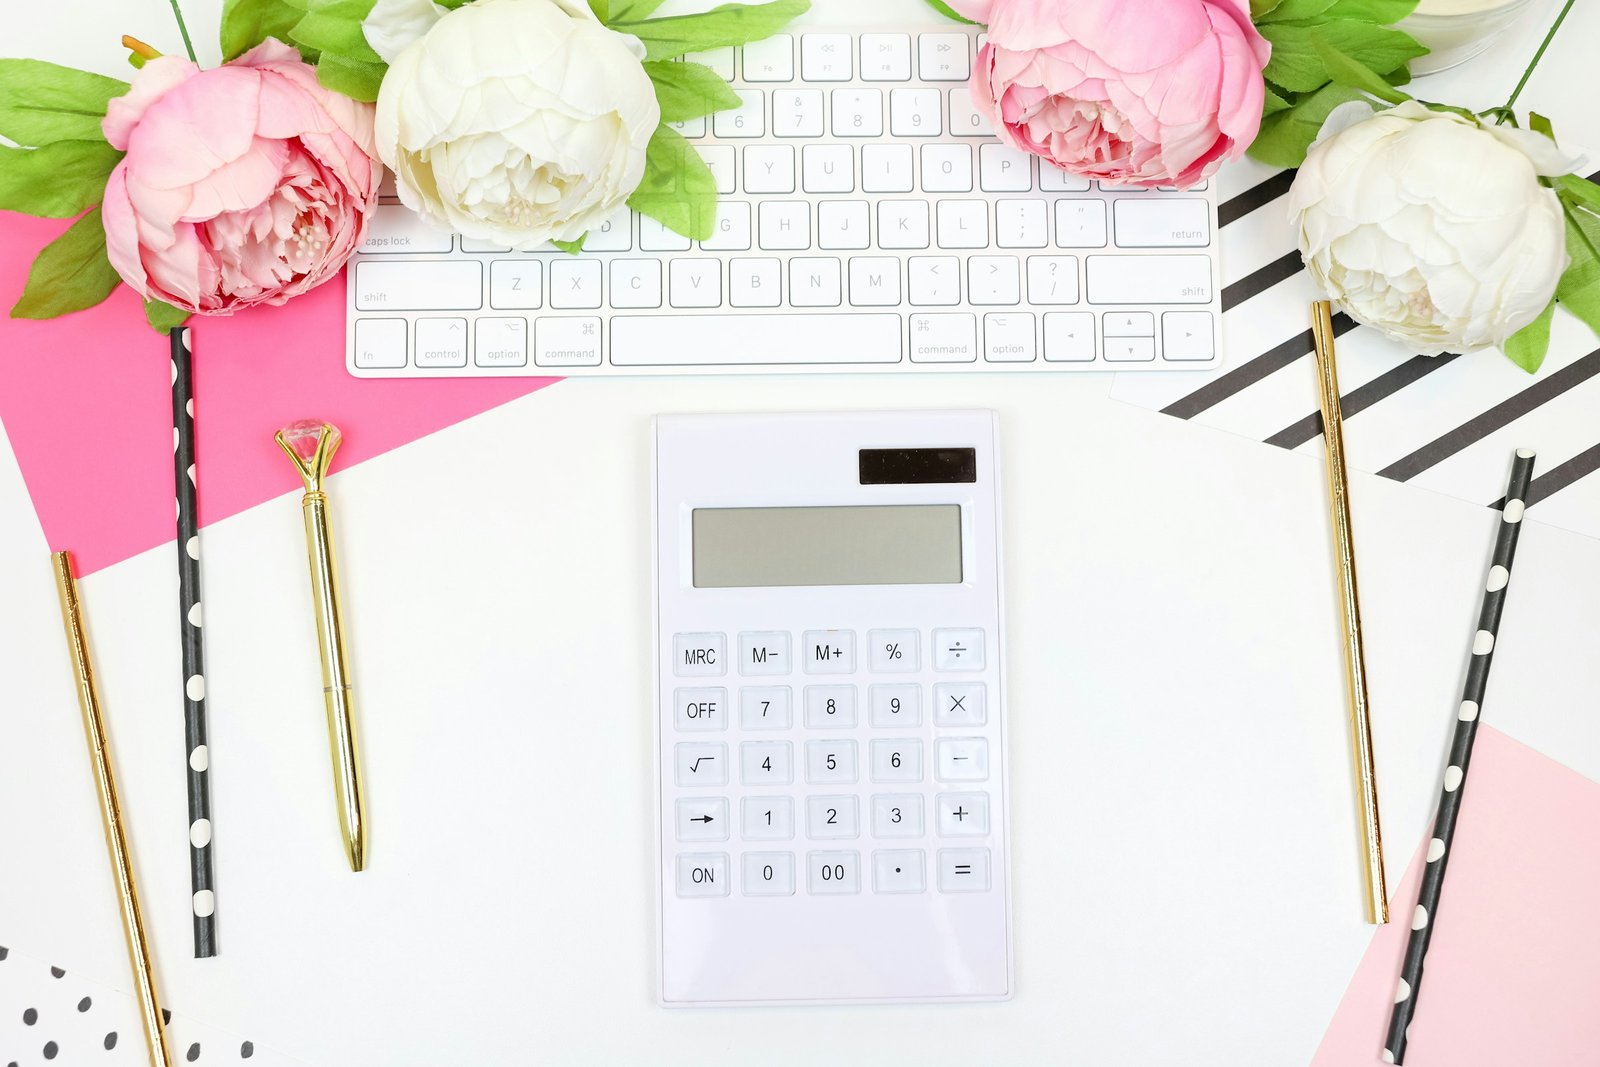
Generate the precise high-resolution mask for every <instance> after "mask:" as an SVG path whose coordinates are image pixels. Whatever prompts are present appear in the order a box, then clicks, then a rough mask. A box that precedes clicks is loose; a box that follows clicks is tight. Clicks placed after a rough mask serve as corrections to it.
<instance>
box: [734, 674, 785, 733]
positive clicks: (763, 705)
mask: <svg viewBox="0 0 1600 1067" xmlns="http://www.w3.org/2000/svg"><path fill="white" fill-rule="evenodd" d="M790 700H791V697H790V690H789V687H788V686H786V685H766V686H746V687H745V688H744V689H741V690H739V725H740V726H742V727H743V728H744V729H746V730H787V729H789V728H790V727H791V726H793V725H794V711H793V709H792V708H791V706H790Z"/></svg>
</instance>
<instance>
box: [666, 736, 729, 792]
mask: <svg viewBox="0 0 1600 1067" xmlns="http://www.w3.org/2000/svg"><path fill="white" fill-rule="evenodd" d="M672 748H673V758H674V760H675V761H676V766H677V769H678V774H677V779H678V784H679V785H680V786H685V787H688V786H706V785H727V784H728V746H727V745H726V744H724V743H723V742H721V741H706V742H688V741H680V742H678V743H677V744H676V745H673V746H672Z"/></svg>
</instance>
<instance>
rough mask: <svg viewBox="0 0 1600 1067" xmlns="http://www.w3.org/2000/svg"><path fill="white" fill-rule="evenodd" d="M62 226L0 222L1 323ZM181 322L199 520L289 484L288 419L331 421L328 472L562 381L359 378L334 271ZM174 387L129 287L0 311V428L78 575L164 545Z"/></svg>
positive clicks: (162, 350)
mask: <svg viewBox="0 0 1600 1067" xmlns="http://www.w3.org/2000/svg"><path fill="white" fill-rule="evenodd" d="M66 225H67V224H66V223H63V222H59V221H51V220H41V219H33V218H29V217H27V216H23V215H14V214H8V213H0V234H3V235H4V237H3V239H0V303H3V307H0V314H3V313H4V312H6V311H9V310H10V307H11V305H12V304H14V303H15V302H16V299H17V297H18V295H20V294H21V292H22V287H23V284H24V281H25V280H26V278H27V272H28V265H29V264H30V263H31V262H32V260H33V257H34V255H35V254H36V253H37V252H38V250H39V249H40V248H42V247H43V246H44V245H45V244H47V243H48V242H49V241H51V240H53V239H54V238H55V237H56V235H57V234H59V233H61V232H62V231H63V230H64V229H65V228H66ZM190 325H191V326H192V327H193V328H194V352H195V355H194V367H195V373H194V378H195V426H196V433H197V440H196V442H195V447H196V450H197V454H198V467H199V477H200V481H199V501H200V522H201V524H202V525H205V524H209V523H213V522H216V521H218V520H220V519H225V518H227V517H228V516H229V515H233V514H235V513H237V512H240V511H243V510H244V509H245V508H249V507H253V506H254V505H256V504H259V503H261V502H262V501H264V500H267V499H269V498H271V497H274V496H277V495H279V494H281V493H284V492H287V491H289V490H291V489H294V488H295V487H296V486H297V485H298V484H299V480H298V479H297V478H296V477H295V474H294V470H293V468H292V467H291V466H290V465H289V462H288V460H287V459H285V458H284V456H283V454H282V453H281V452H279V450H278V446H277V445H276V444H274V443H273V440H272V435H273V433H275V432H276V431H277V430H278V429H279V428H280V427H282V426H284V425H286V424H288V423H290V422H293V421H294V420H296V419H304V418H325V419H328V420H329V421H331V422H334V423H335V424H337V425H338V427H339V429H340V430H341V431H342V432H343V433H344V444H343V445H342V446H341V447H340V449H339V458H338V459H337V460H336V461H335V469H336V470H339V469H343V468H346V467H349V466H350V465H352V464H355V463H359V462H361V461H362V460H364V459H369V458H371V457H372V456H376V455H378V454H380V453H383V452H387V451H388V450H390V449H391V448H395V447H396V446H398V445H403V444H405V443H406V442H408V441H414V440H416V439H417V438H419V437H422V436H425V435H426V434H430V433H432V432H434V431H435V430H438V429H442V428H443V427H446V426H449V425H451V424H453V423H456V422H459V421H461V420H462V419H465V418H468V417H470V416H472V415H476V414H478V413H479V412H481V411H486V410H488V409H489V408H492V407H496V406H498V405H500V404H503V403H505V402H506V401H508V400H512V399H515V398H516V397H519V396H522V395H524V394H526V393H530V392H533V391H534V390H535V389H540V388H542V387H544V386H546V385H549V384H551V383H552V382H554V381H556V380H558V379H553V378H498V379H477V380H457V381H450V380H438V379H428V380H415V381H394V380H388V381H358V380H357V379H355V378H352V377H350V376H349V375H348V374H346V373H345V369H344V279H343V277H342V276H341V277H340V278H338V279H336V280H334V281H330V282H328V283H327V284H326V285H324V286H322V287H321V288H320V289H317V290H315V291H313V292H311V293H307V294H306V295H304V296H302V297H299V298H298V299H296V300H294V301H292V302H291V303H289V304H288V305H286V306H284V307H281V308H257V309H253V310H250V311H245V312H241V313H240V314H239V315H237V316H235V317H233V318H212V319H207V318H196V319H193V320H191V322H190ZM171 389H172V371H171V365H170V361H169V358H168V354H167V340H166V338H164V337H161V336H160V335H158V334H156V333H155V332H154V331H153V330H151V329H150V328H149V327H148V326H147V325H145V321H144V311H143V308H142V306H141V304H140V302H139V300H138V298H137V297H136V296H135V295H134V294H133V293H132V292H130V291H128V290H127V289H126V288H121V289H119V290H118V291H117V292H116V293H114V294H113V295H112V297H111V299H109V300H107V301H106V302H105V303H104V304H101V305H100V306H99V307H95V308H91V309H90V310H88V311H82V312H79V313H77V314H75V315H69V316H66V317H64V318H60V319H54V320H51V321H46V322H31V321H25V320H18V319H10V318H0V422H3V423H4V424H5V428H6V433H7V435H8V436H9V437H10V440H11V447H12V449H13V450H14V451H15V453H16V456H17V461H18V463H19V464H20V465H21V468H22V476H23V479H24V480H25V482H26V483H27V486H28V492H29V494H30V495H31V496H32V498H33V505H34V508H35V509H36V510H37V512H38V514H39V521H40V523H41V524H42V526H43V527H44V534H45V538H46V540H47V541H48V542H49V544H50V547H51V549H52V550H58V549H71V550H72V551H73V553H74V555H75V556H76V558H77V564H78V570H79V573H80V574H87V573H89V572H90V571H94V570H98V569H99V568H101V567H106V566H109V565H111V564H113V563H117V562H119V561H121V560H124V559H127V558H128V557H129V556H133V555H136V554H138V553H140V552H143V551H145V550H146V549H149V548H153V547H155V546H156V545H160V544H163V543H165V542H167V541H170V540H172V539H173V538H174V537H175V536H176V529H175V525H174V511H173V508H174V505H173V500H174V496H173V485H172V399H171V397H172V393H171Z"/></svg>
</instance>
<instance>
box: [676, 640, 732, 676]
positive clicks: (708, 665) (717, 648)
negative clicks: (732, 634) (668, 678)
mask: <svg viewBox="0 0 1600 1067" xmlns="http://www.w3.org/2000/svg"><path fill="white" fill-rule="evenodd" d="M672 673H673V674H676V675H680V676H682V677H695V676H706V675H721V674H727V673H728V638H727V636H726V635H725V634H677V635H675V636H674V637H673V638H672Z"/></svg>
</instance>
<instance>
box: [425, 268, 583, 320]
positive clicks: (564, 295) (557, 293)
mask: <svg viewBox="0 0 1600 1067" xmlns="http://www.w3.org/2000/svg"><path fill="white" fill-rule="evenodd" d="M441 265H442V264H434V266H441ZM451 265H452V266H453V265H454V264H451ZM550 306H551V307H553V308H597V307H599V306H600V261H599V260H598V259H578V258H576V257H573V256H564V257H562V258H560V259H552V260H551V261H550Z"/></svg>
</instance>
